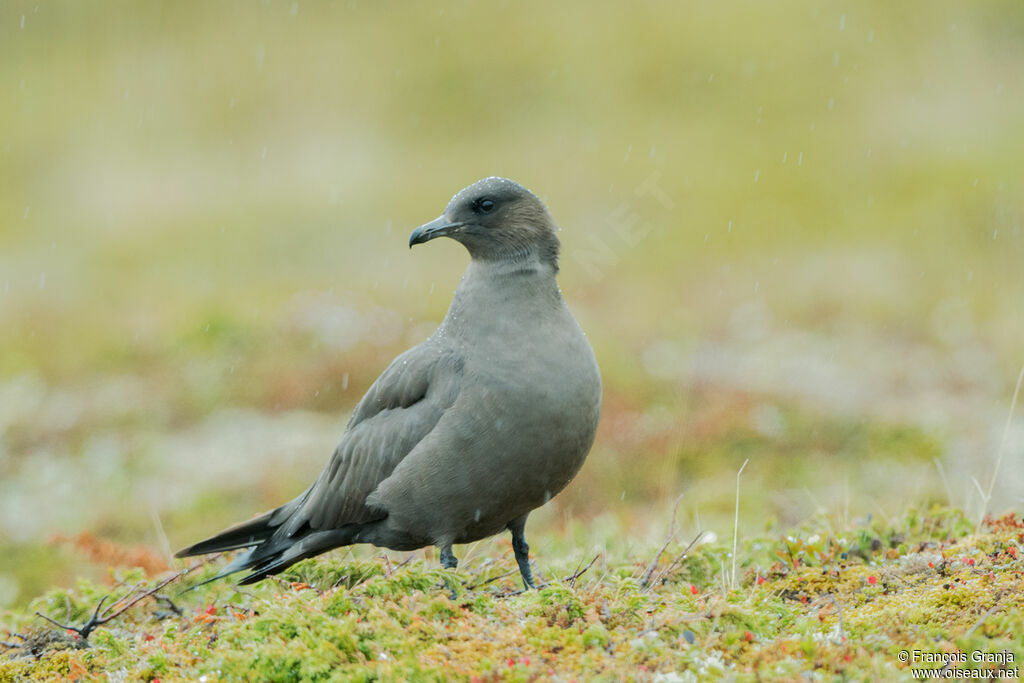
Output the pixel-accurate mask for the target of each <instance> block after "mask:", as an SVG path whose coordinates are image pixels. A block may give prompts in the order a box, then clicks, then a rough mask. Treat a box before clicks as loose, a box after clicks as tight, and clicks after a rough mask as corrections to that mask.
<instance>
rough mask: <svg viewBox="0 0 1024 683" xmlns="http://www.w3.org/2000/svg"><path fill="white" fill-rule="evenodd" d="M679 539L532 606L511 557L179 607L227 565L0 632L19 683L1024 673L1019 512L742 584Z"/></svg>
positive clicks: (123, 581) (563, 570)
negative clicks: (932, 656) (929, 656)
mask: <svg viewBox="0 0 1024 683" xmlns="http://www.w3.org/2000/svg"><path fill="white" fill-rule="evenodd" d="M675 535H676V534H673V535H672V536H671V537H669V538H668V539H667V541H666V543H665V544H664V546H663V547H662V548H660V550H659V549H652V550H651V552H650V553H648V554H647V555H642V554H637V555H636V556H634V557H627V556H616V557H611V556H605V555H598V556H597V557H596V558H593V562H590V560H587V561H582V562H580V563H579V564H578V565H575V566H573V565H568V564H565V565H563V564H561V563H560V561H559V560H557V559H555V560H554V563H555V564H554V566H553V568H546V567H543V566H542V567H541V569H542V573H543V575H544V579H545V580H546V581H545V584H544V585H543V587H541V588H540V590H537V591H529V592H523V591H521V590H520V587H519V583H518V577H517V574H516V571H515V563H514V561H513V559H512V553H511V549H510V548H506V552H505V554H504V556H503V557H501V558H500V559H499V560H497V561H490V560H483V559H474V560H471V561H470V562H468V563H467V564H468V566H467V567H466V568H465V569H460V570H458V571H451V572H449V571H445V570H441V569H438V568H436V567H437V565H436V562H434V561H430V560H426V561H425V560H424V559H423V558H422V557H421V556H420V554H415V555H412V556H409V558H407V559H406V561H402V560H399V559H397V558H396V557H393V556H391V555H380V556H378V557H376V558H370V559H361V560H359V559H357V560H346V559H345V558H342V557H339V555H340V553H338V554H333V555H328V556H326V557H323V558H317V559H314V560H309V561H306V562H304V563H302V564H300V565H297V566H296V567H294V568H292V569H291V570H290V571H288V572H287V573H285V574H283V575H282V576H281V577H279V578H278V579H277V580H269V581H265V582H263V583H262V584H259V585H256V586H254V587H252V588H251V589H249V588H247V589H245V590H242V589H238V588H236V587H235V586H233V585H232V584H231V583H230V582H228V581H219V582H213V583H211V584H207V585H202V586H199V587H197V588H195V589H194V590H190V591H187V592H182V588H183V587H185V586H187V585H190V584H191V585H194V584H196V583H198V582H199V581H201V580H202V579H204V578H208V577H210V576H212V575H213V574H214V573H215V571H216V568H217V567H218V566H219V565H220V564H221V563H222V560H216V561H213V562H210V563H207V564H196V565H193V566H190V567H188V568H186V569H184V570H177V572H176V573H174V572H162V573H155V574H154V575H152V576H147V574H146V572H145V571H144V570H143V569H130V568H126V567H115V568H112V569H111V572H110V578H109V580H108V581H107V582H102V583H93V582H89V581H81V582H80V583H79V584H78V586H77V587H76V588H74V589H73V590H68V591H64V590H57V591H52V592H50V593H48V594H46V595H45V596H42V597H40V598H38V599H37V600H35V601H34V602H33V603H32V604H31V606H30V607H29V608H28V609H26V610H24V611H17V612H9V613H5V614H3V616H2V617H0V623H2V626H0V633H2V636H0V637H2V640H3V641H4V643H3V645H2V648H3V652H2V654H0V680H46V679H71V680H89V679H92V678H102V677H104V676H110V677H121V678H122V679H124V680H147V681H154V680H179V679H188V680H200V681H202V680H209V681H213V680H274V681H303V680H376V679H395V678H412V679H419V680H449V679H456V680H467V681H481V680H510V681H528V680H529V681H532V680H566V681H567V680H594V679H598V680H600V679H604V680H656V681H682V680H717V679H719V678H721V677H722V676H729V677H732V678H734V679H736V680H756V679H759V678H764V677H769V678H782V679H795V678H797V677H802V676H807V675H813V676H815V677H818V678H823V679H831V678H837V679H838V678H843V679H854V680H883V679H899V678H901V677H903V678H909V676H910V672H909V667H910V666H911V665H913V664H915V663H914V662H911V663H907V662H904V661H903V660H902V659H901V652H911V653H912V652H914V651H915V650H918V651H920V652H922V653H946V656H947V658H949V656H955V655H956V653H964V656H965V657H966V659H967V660H968V661H967V662H965V663H956V664H955V666H957V667H958V668H971V667H973V668H975V669H977V670H978V671H979V675H980V673H983V672H985V671H998V670H1010V669H1014V668H1015V667H1017V666H1019V662H1020V661H1021V659H1022V658H1024V643H1022V642H1021V640H1020V633H1021V632H1022V630H1024V611H1022V609H1021V608H1022V607H1024V591H1021V590H1020V583H1021V579H1022V577H1024V521H1022V520H1021V518H1020V516H1018V515H1014V514H1007V515H1005V516H1002V517H999V518H992V517H990V518H988V519H987V520H986V521H985V523H984V524H983V525H982V527H981V528H980V529H976V528H975V526H974V524H973V523H972V522H971V521H969V520H967V519H966V518H965V517H964V516H963V515H962V514H961V513H960V512H958V511H956V510H953V509H948V508H944V507H938V506H936V507H933V508H931V509H929V510H927V511H919V510H911V511H909V512H907V513H906V514H905V515H904V516H903V517H902V519H899V520H897V521H895V523H892V524H889V523H879V522H878V521H877V520H874V521H872V520H863V521H862V522H860V523H858V524H854V525H851V527H850V528H848V529H843V530H841V531H840V530H832V524H831V522H830V521H829V520H828V519H825V518H819V519H816V520H815V521H814V522H812V523H808V524H807V525H805V526H803V527H801V528H799V529H794V530H792V531H791V532H790V533H788V534H785V535H783V536H781V537H763V538H757V539H748V540H745V541H743V542H742V543H741V544H740V548H739V552H738V568H737V571H736V574H735V583H733V578H732V576H733V574H732V572H731V562H732V560H731V556H730V547H731V546H730V547H727V546H726V545H723V544H722V543H718V542H707V543H706V542H702V541H701V539H700V537H698V538H696V539H681V538H679V539H677V538H675V537H674V536H675ZM503 545H506V546H507V545H508V544H507V542H503ZM106 550H107V551H108V552H110V553H111V557H112V558H116V559H117V560H119V561H123V560H124V559H126V558H131V557H132V553H130V552H127V553H126V552H117V549H115V548H111V547H107V548H106ZM546 559H552V558H546ZM161 583H163V584H165V585H164V586H163V587H160V584H161ZM109 596H113V597H109ZM104 598H109V599H108V600H106V601H105V604H104V606H103V607H102V608H101V609H99V610H97V606H98V605H99V604H100V602H101V601H103V600H104ZM136 600H137V602H135V604H134V605H133V606H131V607H130V608H129V609H127V610H125V611H124V612H123V613H121V614H120V615H119V616H117V617H116V618H114V619H112V620H111V621H109V622H107V623H104V624H102V625H100V626H98V627H96V628H95V629H83V628H82V626H83V625H85V624H87V623H88V622H89V621H90V618H91V617H92V616H93V615H94V613H98V614H99V615H100V616H103V615H104V614H108V615H109V614H113V613H115V612H117V611H118V610H120V609H121V608H123V607H125V606H127V605H128V604H129V603H130V602H132V601H136ZM108 605H109V606H108ZM94 621H95V620H94ZM58 623H59V624H61V625H62V626H61V627H58V626H57V625H55V624H58ZM76 629H77V630H76ZM83 632H84V634H83ZM84 636H87V637H84ZM974 653H979V654H974ZM939 656H940V657H941V654H940V655H939ZM976 660H977V661H976ZM916 665H917V666H920V667H926V668H941V667H942V666H943V662H942V661H937V662H931V663H920V662H917V663H916Z"/></svg>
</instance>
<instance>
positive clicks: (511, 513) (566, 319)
mask: <svg viewBox="0 0 1024 683" xmlns="http://www.w3.org/2000/svg"><path fill="white" fill-rule="evenodd" d="M555 229H556V228H555V225H554V222H553V221H552V220H551V217H550V215H549V214H548V211H547V209H546V208H545V207H544V205H543V203H542V202H541V201H540V200H539V199H538V198H537V197H536V196H534V195H533V194H532V193H531V192H530V191H529V190H526V189H525V188H524V187H522V186H521V185H519V184H518V183H515V182H513V181H511V180H507V179H505V178H485V179H484V180H480V181H478V182H476V183H474V184H472V185H470V186H469V187H467V188H465V189H463V190H461V191H460V192H459V193H457V194H456V195H455V196H454V197H453V198H452V200H451V202H449V204H448V206H447V207H446V208H445V211H444V213H443V214H442V215H441V217H439V218H438V219H436V220H434V221H431V222H430V223H427V224H425V225H423V226H421V227H420V228H417V229H416V230H415V231H414V232H413V233H412V235H411V236H410V239H409V244H410V246H413V245H415V244H420V243H422V242H426V241H429V240H431V239H433V238H435V237H439V236H447V237H450V238H452V239H455V240H457V241H459V242H460V243H462V244H463V245H464V246H465V247H466V248H467V249H468V251H469V253H470V255H471V257H472V260H471V262H470V265H469V267H468V268H467V270H466V274H465V275H464V276H463V278H462V281H461V283H460V284H459V286H458V288H457V289H456V291H455V296H454V298H453V300H452V303H451V306H450V308H449V309H448V313H447V315H446V316H445V318H444V321H443V322H442V323H441V325H440V326H439V327H438V329H437V331H436V332H434V334H433V335H431V337H430V338H429V339H427V340H426V341H425V342H423V343H422V344H420V345H418V346H416V347H413V348H412V349H409V350H408V351H406V352H405V353H403V354H401V355H400V356H398V357H397V358H396V359H395V360H394V361H393V362H392V363H391V365H390V366H388V368H387V369H386V370H385V371H384V373H383V374H382V375H381V376H380V378H379V379H378V380H377V381H376V382H375V383H374V384H373V386H371V387H370V389H369V390H368V391H367V393H366V395H365V396H364V397H363V399H362V400H361V401H360V402H359V404H358V405H357V406H356V408H355V411H354V412H353V413H352V417H351V419H350V420H349V422H348V425H347V427H346V429H345V432H344V434H343V436H342V439H341V442H340V443H339V444H338V446H337V448H336V449H335V451H334V455H333V456H332V458H331V460H330V462H329V463H328V465H327V467H326V468H325V469H324V471H323V472H322V473H321V475H320V477H319V478H318V479H317V480H316V482H315V483H314V484H313V485H312V486H310V487H309V488H308V489H307V490H306V491H305V492H304V493H303V494H302V495H300V496H299V497H298V498H296V499H294V500H292V501H291V502H289V503H287V504H285V505H283V506H282V507H280V508H278V509H276V510H272V511H270V512H268V513H265V514H264V515H262V516H260V517H257V518H255V519H253V520H250V521H248V522H245V523H243V524H241V525H238V526H236V527H233V528H231V529H228V530H227V531H225V532H222V533H221V534H218V535H217V536H214V537H213V538H211V539H208V540H206V541H203V542H201V543H197V544H196V545H194V546H191V547H189V548H186V549H185V550H182V551H181V552H179V553H178V556H179V557H184V556H189V555H199V554H205V553H210V552H218V551H222V550H232V549H236V548H250V550H249V551H248V552H247V553H245V554H243V555H241V556H240V557H238V558H237V559H236V560H235V561H234V562H232V563H231V564H229V565H228V566H227V567H225V569H224V570H223V571H222V572H221V573H220V574H219V575H218V576H224V575H226V574H229V573H232V572H235V571H240V570H244V569H248V570H250V571H251V573H250V574H249V575H248V576H246V577H245V578H244V579H243V580H242V583H251V582H254V581H258V580H260V579H262V578H265V577H266V576H267V575H269V574H273V573H276V572H279V571H281V570H283V569H284V568H286V567H288V566H290V565H291V564H294V563H295V562H297V561H299V560H301V559H305V558H307V557H311V556H313V555H316V554H319V553H322V552H324V551H326V550H329V549H331V548H335V547H338V546H342V545H348V544H351V543H372V544H374V545H377V546H382V547H386V548H391V549H394V550H413V549H416V548H420V547H423V546H426V545H436V546H438V547H439V548H441V550H442V554H441V561H442V564H444V565H445V566H447V567H453V566H455V564H456V563H457V561H456V560H455V556H454V555H453V554H452V551H451V546H452V544H454V543H467V542H471V541H475V540H478V539H481V538H485V537H487V536H491V535H493V534H495V533H498V532H500V531H502V530H504V529H508V530H510V531H511V532H512V535H513V548H514V550H515V554H516V559H517V561H518V562H519V566H520V569H521V571H522V574H523V580H524V582H525V583H526V584H527V585H528V586H529V585H532V578H531V575H530V570H529V564H528V560H527V557H528V547H527V545H526V541H525V537H524V535H523V526H524V525H525V522H526V517H527V515H528V514H529V513H530V511H532V510H534V509H535V508H537V507H540V506H541V505H543V504H544V503H546V502H547V501H548V500H550V498H551V497H552V496H554V495H555V494H557V493H558V492H559V491H561V490H562V489H563V488H564V487H565V485H566V484H568V483H569V481H570V480H571V479H572V478H573V476H574V475H575V474H576V472H577V471H578V470H579V468H580V466H581V465H582V464H583V460H584V458H585V457H586V455H587V452H588V451H589V450H590V446H591V444H592V442H593V439H594V434H595V432H596V429H597V422H598V416H599V413H600V405H601V380H600V375H599V373H598V368H597V363H596V361H595V360H594V354H593V351H592V350H591V348H590V344H589V343H588V342H587V340H586V337H585V336H584V334H583V332H582V330H581V329H580V327H579V325H578V324H577V323H576V320H575V319H574V318H573V317H572V315H571V314H570V312H569V309H568V308H567V307H566V305H565V302H564V301H563V300H562V296H561V293H560V291H559V289H558V286H557V284H556V282H555V275H556V274H557V272H558V251H559V243H558V238H557V237H556V235H555Z"/></svg>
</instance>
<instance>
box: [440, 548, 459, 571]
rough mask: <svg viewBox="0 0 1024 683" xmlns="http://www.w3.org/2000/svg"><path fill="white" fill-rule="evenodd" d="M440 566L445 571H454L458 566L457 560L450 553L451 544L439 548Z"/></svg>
mask: <svg viewBox="0 0 1024 683" xmlns="http://www.w3.org/2000/svg"><path fill="white" fill-rule="evenodd" d="M441 566H442V567H444V568H445V569H455V568H456V567H458V566H459V559H458V558H457V557H455V553H453V552H452V546H451V544H449V545H446V546H445V547H443V548H441Z"/></svg>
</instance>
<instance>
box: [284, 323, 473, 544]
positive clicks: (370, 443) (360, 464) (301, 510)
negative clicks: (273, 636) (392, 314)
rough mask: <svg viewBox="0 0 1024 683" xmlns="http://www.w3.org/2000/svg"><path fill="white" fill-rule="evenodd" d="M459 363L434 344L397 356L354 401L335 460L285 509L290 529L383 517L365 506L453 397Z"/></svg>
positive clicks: (456, 356) (457, 385)
mask: <svg viewBox="0 0 1024 683" xmlns="http://www.w3.org/2000/svg"><path fill="white" fill-rule="evenodd" d="M462 365H463V364H462V357H461V356H460V355H459V354H458V353H456V352H453V351H451V350H443V349H439V348H437V347H436V346H434V345H431V344H430V343H429V342H426V343H424V344H421V345H420V346H417V347H415V348H412V349H410V350H409V351H406V352H405V353H403V354H402V355H400V356H399V357H398V358H396V359H395V360H394V361H393V362H392V363H391V365H390V366H388V368H387V370H385V371H384V373H383V374H382V375H381V376H380V378H379V379H378V380H377V381H376V382H374V384H373V386H371V387H370V389H369V391H367V392H366V395H365V396H364V397H363V399H362V400H361V401H360V402H359V405H357V406H356V409H355V411H353V413H352V418H351V419H350V420H349V423H348V426H347V428H346V430H345V434H344V436H342V439H341V442H340V443H339V444H338V447H337V448H336V449H335V451H334V456H333V457H332V458H331V461H330V463H329V464H328V465H327V467H326V468H325V469H324V471H323V472H322V473H321V474H320V477H319V478H318V479H317V481H316V483H314V484H313V486H312V487H310V489H309V490H308V491H307V492H306V494H305V495H304V496H302V497H301V498H300V499H301V502H300V503H299V506H298V507H297V509H295V510H294V512H293V513H292V514H289V515H288V517H289V519H288V520H287V521H286V522H284V524H285V528H286V533H287V535H289V536H291V535H293V534H295V533H297V532H298V531H299V530H300V529H302V528H304V527H306V528H311V529H314V530H321V529H336V528H339V527H342V526H344V525H346V524H359V523H364V522H369V521H373V520H374V519H380V518H382V517H384V516H385V515H386V513H385V512H384V511H382V510H379V509H375V508H373V507H370V506H367V505H366V498H367V496H368V495H369V494H370V493H372V492H373V490H374V489H376V488H377V485H378V484H380V482H381V481H383V480H384V479H386V478H387V477H388V476H389V475H390V474H391V472H392V471H394V469H395V467H396V466H397V465H398V463H399V462H401V461H402V459H403V458H405V456H406V455H408V454H409V452H410V451H412V449H413V448H415V447H416V445H417V444H418V443H419V442H420V441H421V440H422V439H423V438H424V437H425V436H426V435H427V434H429V433H430V431H431V430H433V429H434V427H435V426H436V425H437V423H438V421H439V420H440V419H441V416H442V415H444V412H445V411H446V410H447V409H448V408H449V407H450V406H451V405H452V404H453V403H454V402H455V398H456V397H457V396H458V394H459V389H460V386H461V380H462ZM282 521H283V520H282Z"/></svg>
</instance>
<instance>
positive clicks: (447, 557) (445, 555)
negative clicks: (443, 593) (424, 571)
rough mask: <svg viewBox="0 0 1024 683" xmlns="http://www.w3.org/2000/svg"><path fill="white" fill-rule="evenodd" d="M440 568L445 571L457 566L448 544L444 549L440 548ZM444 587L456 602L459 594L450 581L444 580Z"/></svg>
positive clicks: (457, 561) (457, 560) (457, 563)
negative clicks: (446, 587) (445, 586)
mask: <svg viewBox="0 0 1024 683" xmlns="http://www.w3.org/2000/svg"><path fill="white" fill-rule="evenodd" d="M441 566H442V567H444V568H445V569H455V568H456V567H458V566H459V559H458V558H457V557H455V553H453V552H452V544H451V543H449V544H448V545H446V546H445V547H443V548H441ZM444 582H445V585H447V586H448V593H449V594H450V595H451V598H452V600H458V599H459V594H458V592H457V591H456V590H455V584H454V583H452V581H451V579H447V578H446V579H445V580H444Z"/></svg>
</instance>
